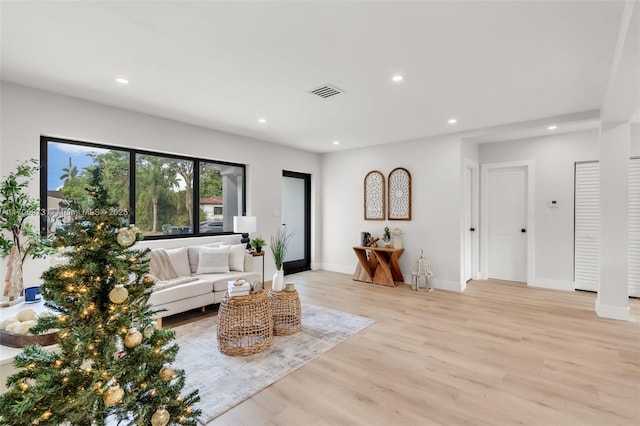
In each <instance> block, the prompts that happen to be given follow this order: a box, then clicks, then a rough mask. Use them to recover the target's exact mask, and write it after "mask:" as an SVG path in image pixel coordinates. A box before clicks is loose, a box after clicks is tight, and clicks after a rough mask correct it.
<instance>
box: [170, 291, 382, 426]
mask: <svg viewBox="0 0 640 426" xmlns="http://www.w3.org/2000/svg"><path fill="white" fill-rule="evenodd" d="M373 322H374V321H373V320H371V319H369V318H364V317H360V316H357V315H351V314H348V313H346V312H340V311H336V310H333V309H328V308H323V307H321V306H315V305H307V304H303V305H302V330H301V331H299V332H298V333H295V334H292V335H289V336H274V337H273V342H272V344H271V346H269V347H268V348H267V349H265V350H264V351H263V352H260V353H258V354H255V355H250V356H246V357H231V356H227V355H223V354H221V353H220V351H219V350H218V341H217V339H216V323H217V317H208V318H205V319H202V320H199V321H196V322H193V323H189V324H186V325H182V326H179V327H176V328H174V331H175V332H176V343H178V344H179V345H180V351H179V352H178V355H177V357H176V362H175V364H174V366H175V367H177V368H181V369H183V370H185V373H186V384H185V388H184V391H185V393H186V392H188V391H191V390H192V389H198V390H199V393H200V402H199V404H198V408H200V409H201V410H202V415H201V417H200V419H199V420H200V422H201V423H202V424H207V423H209V422H210V421H212V420H213V419H215V418H216V417H218V416H219V415H221V414H223V413H224V412H225V411H227V410H229V409H231V408H233V407H235V406H236V405H238V404H239V403H241V402H242V401H244V400H245V399H247V398H249V397H251V396H252V395H255V394H256V393H258V392H259V391H261V390H262V389H264V388H266V387H267V386H269V385H271V384H272V383H274V382H276V381H277V380H279V379H281V378H282V377H284V376H286V375H287V374H289V373H291V372H292V371H294V370H296V369H298V368H300V367H301V366H303V365H304V364H306V363H308V362H309V361H311V360H313V359H314V358H316V357H317V356H318V355H320V354H322V353H324V352H326V351H328V350H329V349H331V348H333V347H335V346H336V345H337V344H339V343H340V342H343V341H344V340H346V339H347V338H349V337H350V336H353V335H354V334H356V333H358V332H359V331H361V330H363V329H364V328H366V327H368V326H369V325H371V324H372V323H373Z"/></svg>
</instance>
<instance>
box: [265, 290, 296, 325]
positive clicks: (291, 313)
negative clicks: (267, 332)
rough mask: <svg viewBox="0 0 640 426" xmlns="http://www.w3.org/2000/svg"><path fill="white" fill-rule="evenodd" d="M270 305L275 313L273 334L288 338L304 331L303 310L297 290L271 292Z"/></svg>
mask: <svg viewBox="0 0 640 426" xmlns="http://www.w3.org/2000/svg"><path fill="white" fill-rule="evenodd" d="M269 304H270V305H271V311H272V312H273V334H275V335H276V336H286V335H288V334H293V333H296V332H298V331H300V330H301V329H302V308H301V307H300V297H299V296H298V292H297V291H296V290H294V291H272V290H269Z"/></svg>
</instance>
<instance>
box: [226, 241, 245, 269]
mask: <svg viewBox="0 0 640 426" xmlns="http://www.w3.org/2000/svg"><path fill="white" fill-rule="evenodd" d="M246 252H247V245H246V244H234V245H232V246H230V247H229V269H230V270H232V271H239V272H244V255H245V254H246Z"/></svg>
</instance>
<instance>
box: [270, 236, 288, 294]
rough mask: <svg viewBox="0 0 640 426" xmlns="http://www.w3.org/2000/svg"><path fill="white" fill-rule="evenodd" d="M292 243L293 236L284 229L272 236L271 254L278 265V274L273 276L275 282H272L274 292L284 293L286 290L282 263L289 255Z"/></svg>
mask: <svg viewBox="0 0 640 426" xmlns="http://www.w3.org/2000/svg"><path fill="white" fill-rule="evenodd" d="M290 242H291V234H288V233H287V231H286V230H284V229H282V230H279V231H278V233H277V234H276V235H272V236H271V254H272V255H273V261H274V262H275V264H276V273H275V274H274V275H273V280H272V281H271V289H272V290H273V291H282V290H283V289H284V270H283V269H282V263H283V262H284V258H285V256H286V255H287V250H288V249H289V243H290Z"/></svg>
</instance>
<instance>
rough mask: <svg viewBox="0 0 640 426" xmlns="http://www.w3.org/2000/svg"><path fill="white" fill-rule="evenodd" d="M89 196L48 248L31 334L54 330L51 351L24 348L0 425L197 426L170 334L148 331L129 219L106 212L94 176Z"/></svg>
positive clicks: (147, 284)
mask: <svg viewBox="0 0 640 426" xmlns="http://www.w3.org/2000/svg"><path fill="white" fill-rule="evenodd" d="M91 172H92V178H91V180H90V185H89V188H87V191H88V193H89V195H90V198H91V200H92V203H93V205H92V206H91V208H89V209H81V208H80V206H79V205H77V204H73V203H72V204H71V205H70V208H71V212H72V213H73V217H72V219H71V220H70V223H68V224H67V225H64V226H62V227H60V228H59V229H58V230H57V231H56V238H55V239H54V245H55V247H57V248H58V249H59V250H61V251H62V252H63V253H64V258H65V261H64V262H61V264H59V265H55V266H52V267H51V268H50V269H49V270H47V271H46V272H44V274H43V275H42V279H43V283H42V286H41V288H40V289H41V293H42V295H43V298H44V299H45V300H46V301H47V302H46V303H47V306H48V307H49V308H50V309H51V311H52V312H53V313H54V315H51V316H41V317H39V318H38V322H37V325H35V326H34V327H32V328H31V332H32V333H41V332H45V331H47V330H51V329H57V330H58V332H57V343H58V346H59V350H58V351H51V350H47V349H45V348H42V347H41V346H39V345H30V346H26V347H24V349H23V351H22V353H20V354H19V355H18V356H16V358H15V361H14V366H15V367H18V368H20V370H19V371H18V372H17V373H15V374H13V375H12V376H10V377H9V378H8V379H7V387H8V388H9V389H8V391H7V392H6V393H4V394H2V395H0V415H1V416H2V418H1V419H0V424H3V425H14V426H16V425H33V424H39V425H45V424H46V425H91V426H93V425H106V424H107V422H108V423H109V424H112V423H113V424H115V423H118V424H134V425H149V424H151V425H166V424H169V423H171V424H186V425H195V424H196V422H197V420H196V418H197V416H198V415H199V414H200V411H199V410H196V409H193V408H192V406H193V404H194V403H195V402H197V401H198V400H199V399H200V398H199V396H198V392H197V391H194V392H191V393H189V394H188V395H186V396H184V397H183V396H181V391H182V388H183V387H184V383H185V376H184V371H182V370H179V369H175V370H174V369H173V368H172V367H171V364H172V363H173V361H174V360H175V357H176V354H177V353H178V349H179V348H178V346H177V345H176V344H175V343H171V341H172V340H173V339H174V337H175V336H174V332H172V331H171V330H164V329H156V327H155V326H154V325H155V322H154V311H153V310H152V308H151V306H150V305H149V304H148V299H149V296H150V294H151V291H152V287H153V285H154V284H155V278H154V277H153V276H151V275H149V260H148V258H147V252H148V249H147V250H136V249H133V248H132V246H133V244H135V242H136V241H137V240H139V239H140V238H141V237H140V233H139V231H138V230H137V229H136V228H135V227H134V226H126V221H127V217H128V215H127V211H126V210H122V209H119V208H117V207H116V206H114V205H110V204H109V202H108V201H107V192H106V190H105V188H104V187H103V186H102V184H101V182H102V178H101V176H102V174H101V171H100V169H99V168H93V169H92V171H91Z"/></svg>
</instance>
